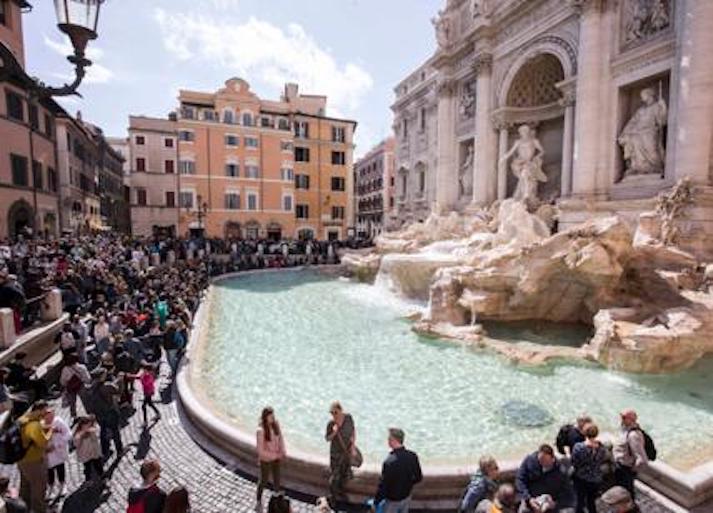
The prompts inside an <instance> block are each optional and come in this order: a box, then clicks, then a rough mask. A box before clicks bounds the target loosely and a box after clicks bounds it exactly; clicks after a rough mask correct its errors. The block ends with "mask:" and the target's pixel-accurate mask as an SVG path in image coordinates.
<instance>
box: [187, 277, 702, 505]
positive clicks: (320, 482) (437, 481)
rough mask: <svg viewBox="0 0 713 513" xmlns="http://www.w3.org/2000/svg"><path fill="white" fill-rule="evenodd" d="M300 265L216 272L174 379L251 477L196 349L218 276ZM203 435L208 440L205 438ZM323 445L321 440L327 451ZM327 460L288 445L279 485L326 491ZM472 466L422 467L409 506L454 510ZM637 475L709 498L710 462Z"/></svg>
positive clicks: (364, 480) (664, 489)
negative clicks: (202, 376) (206, 386)
mask: <svg viewBox="0 0 713 513" xmlns="http://www.w3.org/2000/svg"><path fill="white" fill-rule="evenodd" d="M301 269H302V268H292V269H270V270H258V271H247V272H240V273H230V274H225V275H222V276H218V277H215V278H213V279H212V280H211V286H210V287H209V288H208V290H207V291H206V293H205V295H204V297H203V299H202V300H201V303H200V306H199V307H198V310H197V311H196V314H195V316H194V320H193V325H192V330H191V335H190V340H189V344H188V348H187V351H186V355H185V357H184V358H183V360H182V363H181V367H180V369H179V372H178V376H177V378H176V391H177V394H178V398H179V400H180V402H181V406H182V407H183V410H184V411H185V413H186V417H187V419H188V420H189V421H190V422H191V424H192V427H193V428H195V429H196V430H197V431H198V432H199V433H200V435H202V436H203V437H205V440H202V441H201V442H203V443H201V445H202V446H203V447H204V449H206V450H207V451H208V452H211V453H213V454H214V455H216V456H217V457H219V458H220V459H223V460H224V457H225V454H228V455H230V456H231V457H232V461H231V463H232V464H234V465H235V467H236V468H237V469H239V470H240V471H242V472H244V473H246V474H248V475H250V476H253V477H255V476H256V475H257V473H258V469H257V451H256V447H255V438H254V433H252V432H247V431H245V430H243V429H241V428H240V427H239V426H237V425H236V424H235V423H233V422H231V421H230V420H229V419H228V418H226V417H225V416H224V415H223V414H221V413H220V412H218V411H216V409H214V408H212V407H211V402H210V401H209V400H208V399H207V397H206V395H205V393H204V392H203V391H202V390H201V389H200V387H199V386H197V379H196V378H197V375H198V372H199V369H200V362H201V358H200V354H201V351H202V349H203V346H204V344H203V343H202V342H204V339H205V337H206V319H207V316H208V313H209V311H210V304H211V299H212V296H213V285H215V284H217V283H220V282H221V281H225V280H229V279H232V278H236V277H240V276H245V275H247V274H256V273H267V272H291V271H299V270H301ZM206 440H207V441H208V443H205V442H206ZM326 453H327V446H326V444H325V454H326ZM500 466H501V471H502V473H503V474H504V478H506V479H507V478H508V477H510V478H511V477H512V476H513V475H514V473H515V471H516V470H517V462H513V461H508V462H502V463H501V465H500ZM328 467H329V464H328V460H327V458H326V457H318V456H315V455H313V454H310V453H306V452H303V451H300V450H297V449H290V450H289V454H288V456H287V458H286V459H285V461H284V462H283V466H282V469H281V470H282V481H283V486H284V487H285V488H287V489H288V490H293V491H296V492H299V493H302V494H306V495H308V496H312V497H318V496H322V495H325V494H326V493H327V490H328V484H327V479H328ZM473 470H474V469H472V468H467V467H455V466H424V468H423V474H424V480H423V482H422V483H421V484H419V485H418V486H416V487H415V489H414V493H413V503H412V504H413V506H412V507H413V509H415V510H445V509H450V510H453V509H455V508H457V502H458V499H459V498H460V497H461V494H462V492H463V489H464V487H465V485H466V484H467V482H468V478H469V475H470V473H471V472H472V471H473ZM379 475H380V467H379V465H376V464H365V465H364V466H363V467H362V468H360V469H357V470H355V472H354V479H353V480H351V481H350V482H349V484H348V486H347V490H346V491H347V498H348V499H349V501H350V502H352V503H355V504H356V503H361V502H363V501H364V499H365V498H368V497H371V496H373V495H374V493H375V492H376V488H377V485H378V481H379ZM639 478H640V479H641V480H642V481H643V482H644V483H646V484H647V485H649V486H651V488H653V489H654V490H656V491H657V492H659V493H661V494H663V495H665V496H666V497H668V498H670V499H672V500H674V501H675V502H677V503H678V504H680V505H681V506H683V507H686V508H692V507H695V506H697V505H700V504H702V503H704V502H705V501H706V500H709V499H711V498H713V461H711V462H708V463H705V464H703V465H700V466H698V467H695V468H694V469H692V470H690V471H688V472H683V471H680V470H677V469H675V468H673V467H671V466H670V465H668V464H666V463H663V462H654V463H652V464H650V465H648V466H647V468H645V469H644V470H642V471H641V472H640V474H639Z"/></svg>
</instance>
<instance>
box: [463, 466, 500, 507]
mask: <svg viewBox="0 0 713 513" xmlns="http://www.w3.org/2000/svg"><path fill="white" fill-rule="evenodd" d="M499 475H500V470H499V467H498V463H497V462H496V461H495V458H493V457H492V456H483V457H482V458H480V461H479V462H478V470H477V471H476V473H475V474H473V476H472V477H471V478H470V483H468V488H466V490H465V493H464V494H463V499H462V500H461V503H460V511H461V513H473V511H475V508H476V507H477V506H478V505H479V504H480V503H481V502H482V501H484V500H486V499H492V498H493V496H494V494H495V491H496V490H497V488H498V483H497V479H498V477H499Z"/></svg>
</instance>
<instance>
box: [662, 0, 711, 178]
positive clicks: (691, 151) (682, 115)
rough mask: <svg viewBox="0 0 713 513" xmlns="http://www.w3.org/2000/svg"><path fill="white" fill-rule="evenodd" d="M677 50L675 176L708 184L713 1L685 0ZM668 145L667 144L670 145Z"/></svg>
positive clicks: (709, 171)
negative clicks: (678, 84) (678, 88)
mask: <svg viewBox="0 0 713 513" xmlns="http://www.w3.org/2000/svg"><path fill="white" fill-rule="evenodd" d="M683 5H685V14H684V16H682V17H681V18H680V19H681V20H682V25H683V26H682V30H681V31H680V36H679V37H680V39H679V43H678V49H677V53H676V61H677V62H676V67H677V70H678V73H679V80H678V81H679V83H680V84H681V87H680V90H679V93H678V102H677V103H678V113H677V126H676V132H675V145H676V147H675V152H676V153H675V166H674V170H675V171H674V172H675V173H676V178H677V179H678V178H683V177H684V176H689V177H690V178H691V180H692V181H693V182H694V183H697V184H702V185H703V184H704V185H710V184H711V176H710V174H711V172H713V161H712V159H713V147H712V146H713V2H711V1H703V2H701V1H700V0H699V1H687V2H685V3H683ZM669 146H670V145H669Z"/></svg>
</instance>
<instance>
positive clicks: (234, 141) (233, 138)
mask: <svg viewBox="0 0 713 513" xmlns="http://www.w3.org/2000/svg"><path fill="white" fill-rule="evenodd" d="M239 144H240V140H239V139H238V136H237V135H226V136H225V145H226V146H238V145H239Z"/></svg>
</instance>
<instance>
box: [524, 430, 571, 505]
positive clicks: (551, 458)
mask: <svg viewBox="0 0 713 513" xmlns="http://www.w3.org/2000/svg"><path fill="white" fill-rule="evenodd" d="M515 486H516V487H517V491H518V494H519V495H520V498H521V499H522V507H521V509H520V511H521V512H523V513H524V512H528V513H530V512H534V513H539V512H540V511H542V510H543V509H545V508H548V509H547V511H555V512H556V511H560V510H561V509H562V508H571V507H572V506H573V505H574V494H573V491H572V486H571V483H570V480H569V476H568V475H567V473H566V472H565V471H564V470H563V469H562V467H561V465H560V464H559V462H558V461H557V458H556V457H555V451H554V449H552V446H551V445H547V444H544V445H541V446H540V448H539V449H538V450H537V451H536V452H533V453H532V454H529V455H528V456H526V457H525V459H524V460H523V461H522V463H521V464H520V468H518V470H517V475H516V477H515Z"/></svg>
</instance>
